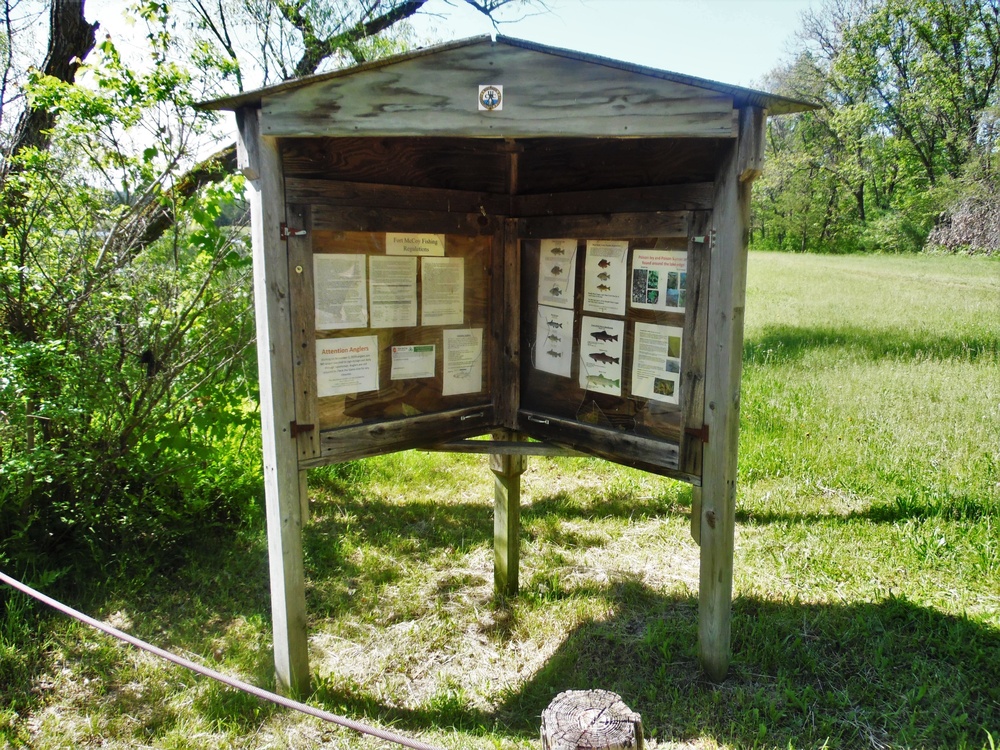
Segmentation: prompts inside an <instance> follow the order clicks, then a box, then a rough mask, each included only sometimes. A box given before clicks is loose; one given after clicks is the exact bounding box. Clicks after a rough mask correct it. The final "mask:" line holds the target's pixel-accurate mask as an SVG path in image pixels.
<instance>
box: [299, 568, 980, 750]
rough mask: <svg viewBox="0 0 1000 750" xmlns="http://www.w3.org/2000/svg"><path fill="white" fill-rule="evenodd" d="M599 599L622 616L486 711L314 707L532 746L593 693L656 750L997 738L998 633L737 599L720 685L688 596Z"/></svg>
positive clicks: (338, 698) (957, 743) (896, 610)
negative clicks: (664, 747)
mask: <svg viewBox="0 0 1000 750" xmlns="http://www.w3.org/2000/svg"><path fill="white" fill-rule="evenodd" d="M603 595H604V596H605V597H606V598H607V599H608V600H609V601H610V602H611V603H613V604H615V605H617V606H616V607H615V609H616V610H617V611H619V614H618V615H617V616H616V617H614V618H612V619H610V620H607V621H602V622H590V623H586V624H584V625H582V626H580V627H578V628H576V629H574V630H573V631H571V632H569V633H567V634H566V637H565V639H564V641H563V643H562V645H561V646H560V648H559V649H558V650H557V651H556V652H555V653H554V654H553V655H552V656H551V657H550V658H549V659H548V661H547V662H546V664H545V666H544V667H543V668H542V669H541V670H540V671H539V672H538V673H536V674H535V675H534V677H532V678H531V679H530V680H529V681H528V682H527V683H526V684H525V685H524V686H523V687H522V688H521V689H520V690H518V691H516V692H514V693H512V694H510V695H509V696H508V697H507V699H506V700H505V701H504V702H503V704H502V705H501V706H500V707H499V708H498V709H496V710H495V711H484V710H481V709H477V708H474V707H472V706H471V705H470V703H469V701H468V700H467V699H466V698H464V697H463V696H462V694H461V693H454V694H444V695H441V696H438V697H435V698H434V699H432V700H431V701H430V702H429V703H428V704H427V705H425V706H422V707H421V708H419V709H414V710H409V709H403V708H399V707H396V706H389V705H385V704H383V703H381V702H379V701H378V700H377V699H375V698H374V697H373V696H372V695H371V694H370V693H368V692H367V691H366V690H365V689H363V688H361V687H359V686H358V685H356V684H336V683H334V682H332V681H326V682H323V683H322V684H320V685H319V686H318V687H317V689H316V692H315V693H314V695H313V700H314V701H316V702H318V703H319V704H321V705H323V706H325V707H326V708H328V709H330V710H335V711H340V712H343V713H346V714H348V715H351V716H354V717H358V716H363V717H366V718H368V719H369V720H378V721H380V722H387V723H391V724H392V725H393V726H394V727H395V728H396V729H397V730H398V731H403V732H406V731H411V732H413V731H423V730H429V729H433V728H442V727H448V728H451V727H453V728H456V729H458V730H460V731H463V732H468V733H469V734H471V735H474V736H477V735H478V736H482V735H494V736H496V735H500V736H508V737H511V738H516V739H521V740H524V739H530V738H535V737H537V736H538V726H539V717H540V715H541V712H542V710H543V709H544V708H545V707H546V706H547V705H548V704H549V703H550V702H551V700H552V699H553V698H554V697H555V695H556V694H557V693H559V692H561V691H563V690H568V689H592V688H601V689H607V690H612V691H614V692H617V693H618V694H620V695H621V696H622V698H623V699H624V701H625V703H626V704H628V705H629V706H630V707H631V708H632V709H634V710H636V711H638V712H640V713H641V714H642V717H643V724H644V727H645V729H646V733H647V736H653V737H655V738H656V739H657V740H658V741H659V742H691V741H697V740H698V739H699V738H710V739H711V740H714V741H715V742H717V743H719V744H725V745H732V746H735V747H761V748H786V747H790V746H792V747H819V746H827V744H828V745H829V746H832V747H904V746H905V747H949V748H961V747H973V748H981V747H985V746H987V743H988V737H987V734H986V732H987V731H991V732H992V733H993V737H994V739H995V738H996V736H997V728H1000V688H998V685H997V680H996V665H997V664H1000V632H998V631H996V630H993V629H990V628H987V627H984V626H981V625H978V624H976V623H974V622H972V621H970V620H968V619H964V618H959V617H952V616H948V615H942V614H940V613H938V612H935V611H933V610H929V609H926V608H923V607H920V606H917V605H915V604H912V603H910V602H908V601H906V600H905V599H900V598H893V597H891V598H888V599H884V600H882V601H880V602H876V603H862V604H851V605H818V604H817V605H814V604H810V605H804V604H795V603H775V602H770V601H764V600H760V599H754V598H740V599H736V600H735V601H734V603H733V635H734V643H733V651H734V656H733V663H732V667H731V669H730V674H729V677H728V679H727V680H726V681H725V682H724V683H722V684H718V685H717V684H713V683H711V682H709V681H708V680H707V679H706V678H705V677H704V676H703V675H702V673H701V671H700V669H699V667H698V662H697V655H696V645H695V644H696V641H697V601H696V600H694V599H688V598H664V597H662V596H660V595H658V594H657V593H656V592H654V591H652V590H650V589H648V588H646V587H645V586H644V585H643V584H641V583H640V582H638V581H624V582H619V583H618V584H616V585H612V586H610V587H608V588H607V589H606V590H604V591H603ZM497 606H502V605H497Z"/></svg>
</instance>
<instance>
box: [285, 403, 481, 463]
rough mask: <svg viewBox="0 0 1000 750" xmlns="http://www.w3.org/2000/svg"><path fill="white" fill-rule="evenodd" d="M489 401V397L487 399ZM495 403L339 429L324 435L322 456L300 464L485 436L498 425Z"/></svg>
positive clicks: (346, 458) (370, 454)
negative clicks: (433, 440)
mask: <svg viewBox="0 0 1000 750" xmlns="http://www.w3.org/2000/svg"><path fill="white" fill-rule="evenodd" d="M485 398H488V396H485ZM496 424H497V420H496V413H495V411H494V408H493V404H491V403H489V402H486V403H483V404H482V405H480V406H470V407H466V408H463V409H453V410H450V411H443V412H435V413H432V414H422V415H420V416H416V417H409V418H405V419H392V420H387V421H383V422H372V423H367V424H359V425H356V426H352V427H338V428H337V429H335V430H325V431H323V432H321V433H320V450H321V455H320V456H319V457H317V458H313V459H309V460H304V461H301V462H300V464H299V465H300V466H301V467H302V468H313V467H316V466H324V465H326V464H330V463H341V462H343V461H353V460H355V459H358V458H366V457H367V456H377V455H379V454H381V453H389V452H391V451H401V450H406V449H408V448H419V447H423V446H424V445H425V444H426V443H427V440H428V437H429V436H431V437H432V438H433V439H435V440H452V439H458V438H465V437H474V436H476V435H483V434H485V433H487V432H489V430H490V429H491V428H493V427H494V426H496Z"/></svg>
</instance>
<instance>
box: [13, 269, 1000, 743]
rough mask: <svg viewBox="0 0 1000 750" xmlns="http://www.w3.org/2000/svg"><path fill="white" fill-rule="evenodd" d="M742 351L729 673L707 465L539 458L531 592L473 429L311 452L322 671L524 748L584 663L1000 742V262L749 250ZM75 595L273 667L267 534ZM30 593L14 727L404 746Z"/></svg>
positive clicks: (677, 725)
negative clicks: (497, 526)
mask: <svg viewBox="0 0 1000 750" xmlns="http://www.w3.org/2000/svg"><path fill="white" fill-rule="evenodd" d="M744 359H745V371H744V381H743V383H744V386H743V405H742V419H743V425H742V432H741V445H740V487H739V497H738V521H739V523H738V528H737V540H736V573H735V592H734V601H733V662H732V667H731V670H730V676H729V678H728V679H727V680H726V681H725V682H724V683H722V684H721V685H715V684H712V683H710V682H708V681H707V680H706V679H705V678H704V677H703V676H702V674H701V672H700V670H699V668H698V664H697V649H696V638H697V587H698V549H697V546H696V545H695V544H694V542H693V541H692V540H691V537H690V534H689V522H688V510H689V506H690V498H691V495H690V488H689V487H687V486H686V485H683V484H679V483H676V482H672V481H668V480H664V479H661V478H658V477H655V476H652V475H648V474H643V473H640V472H636V471H632V470H628V469H624V468H621V467H618V466H614V465H612V464H608V463H604V462H601V461H598V460H593V459H558V460H556V459H531V461H530V468H529V470H528V472H527V473H526V474H525V476H524V480H523V491H524V495H523V503H524V507H523V511H522V526H523V531H522V549H521V559H522V567H521V583H522V585H521V594H520V595H519V596H518V597H515V598H510V599H505V598H497V597H496V596H494V594H493V590H492V517H491V514H492V476H491V474H490V473H489V471H488V470H487V467H486V463H485V461H484V460H483V459H481V458H477V457H470V456H457V455H438V454H420V453H412V452H411V453H401V454H395V455H390V456H385V457H382V458H378V459H372V460H368V461H365V462H358V463H354V464H349V465H347V466H344V467H332V468H328V469H325V470H320V471H314V472H312V474H311V479H310V481H311V490H312V492H311V500H312V520H311V521H310V523H309V524H308V526H307V527H306V530H305V540H304V541H305V551H306V570H307V578H308V589H307V597H308V606H309V612H310V622H309V628H310V633H311V640H310V649H311V659H312V668H313V673H314V687H315V691H314V693H313V695H312V696H311V697H310V700H311V701H312V702H314V703H316V704H317V705H322V706H323V707H325V708H327V709H329V710H333V711H339V712H345V713H348V714H350V715H351V716H353V717H355V718H363V719H365V720H367V721H371V722H375V723H383V724H387V725H392V726H393V727H394V728H395V729H396V730H397V731H401V732H404V733H408V734H412V735H415V736H419V737H420V738H421V739H423V740H424V741H426V742H430V743H434V744H437V745H440V746H442V747H444V748H455V749H456V750H457V749H458V748H463V749H464V748H537V747H538V741H537V733H538V720H539V714H540V713H541V711H542V709H544V708H545V706H546V705H547V704H548V703H549V702H550V701H551V699H552V698H553V697H554V695H555V694H556V693H557V692H559V691H561V690H565V689H570V688H590V687H600V688H606V689H610V690H614V691H616V692H618V693H619V694H621V695H622V697H623V698H624V700H625V702H626V703H627V704H628V705H629V706H630V707H632V708H633V709H635V710H637V711H639V712H640V713H641V714H642V715H643V721H644V725H645V727H646V729H647V732H648V734H650V735H651V738H650V742H649V744H650V746H653V747H661V748H720V747H725V748H744V747H758V748H774V749H775V750H784V749H785V748H789V747H792V748H821V747H826V748H986V747H993V746H994V745H995V743H996V742H997V741H998V740H1000V687H998V685H1000V681H998V680H997V672H998V667H1000V263H997V262H991V261H988V260H976V259H963V258H925V257H908V258H902V259H901V258H887V257H816V256H794V255H771V254H761V253H755V254H753V255H752V256H751V262H750V280H749V288H748V299H747V322H746V347H745V352H744ZM80 598H81V602H82V603H83V604H85V605H86V607H87V608H88V609H90V610H91V611H96V612H98V613H101V614H102V615H103V616H105V617H108V618H111V619H113V620H115V621H116V622H119V624H127V625H128V627H129V628H130V629H132V630H133V631H135V632H137V634H139V635H143V636H146V637H148V638H150V639H152V640H154V641H156V642H157V643H159V644H160V645H164V646H168V647H172V648H175V649H178V650H181V651H184V652H187V653H189V654H195V655H197V656H198V657H200V658H202V659H204V660H206V661H209V662H212V663H213V664H214V665H215V666H216V667H217V668H221V669H223V670H224V671H229V672H233V673H236V674H239V675H241V676H243V677H245V678H249V679H251V680H254V681H256V682H258V683H260V684H264V685H267V684H270V683H271V682H272V680H271V677H270V652H269V639H270V630H269V625H268V605H267V569H266V559H265V543H264V540H263V538H261V537H259V536H252V535H249V536H248V535H247V533H246V532H244V534H243V535H240V536H235V535H234V538H232V539H224V540H218V539H211V540H209V539H206V541H205V543H204V545H202V546H201V547H192V548H190V549H189V550H188V551H187V552H186V554H184V555H182V556H177V555H176V554H174V556H173V557H172V558H171V564H170V566H167V565H163V566H160V567H159V568H157V569H150V570H144V571H125V574H123V575H122V576H121V577H119V578H115V579H113V580H110V581H107V582H101V583H95V586H94V587H93V589H92V590H91V591H88V592H85V594H84V595H83V596H81V597H80ZM10 601H13V600H10ZM8 607H10V604H8ZM14 611H15V615H16V617H18V618H20V619H15V620H13V621H12V622H14V623H21V625H17V626H16V627H14V628H13V629H11V628H8V630H0V659H10V658H12V657H11V654H12V653H13V652H12V651H11V647H10V645H9V644H11V643H15V644H16V643H22V644H23V643H25V641H26V640H28V639H30V642H31V643H35V644H38V643H42V644H44V646H43V647H38V648H36V651H35V654H36V656H37V658H36V659H34V660H28V661H25V662H23V669H25V670H27V671H28V672H29V674H28V675H27V676H26V677H25V678H24V679H23V680H21V681H20V683H19V684H20V688H18V689H17V690H16V691H14V692H11V690H10V689H8V688H7V687H6V686H0V695H3V696H5V697H7V696H9V695H13V694H15V693H16V695H17V696H18V702H17V703H16V705H14V707H13V708H9V709H6V710H0V738H2V739H4V740H6V742H7V743H8V744H9V745H10V746H13V747H19V746H25V745H26V744H27V745H31V746H34V747H43V748H48V747H52V748H55V747H69V746H76V747H96V746H97V745H101V746H102V747H105V748H107V747H112V748H125V747H137V746H142V747H156V748H195V747H198V748H205V747H209V748H211V747H218V748H223V747H245V748H264V747H268V748H285V747H296V748H314V747H315V748H318V747H337V748H374V747H387V746H385V745H382V744H380V743H378V742H375V741H371V740H367V739H363V738H359V737H356V736H353V735H350V734H348V733H346V732H343V731H341V730H337V729H331V728H329V727H326V726H322V725H319V724H317V723H316V722H315V721H314V720H312V719H307V718H302V717H299V716H295V715H289V714H287V713H285V712H282V711H277V710H272V709H267V708H264V707H261V706H260V705H259V704H257V703H256V702H254V701H251V700H249V699H244V698H242V697H240V696H234V695H233V694H231V693H229V692H228V691H225V690H223V689H222V688H219V687H216V686H213V685H208V684H205V683H204V682H203V681H201V680H198V679H195V678H192V677H190V676H188V675H184V674H179V673H177V672H175V671H173V670H172V669H170V668H166V667H163V666H161V665H159V664H155V663H150V662H149V661H148V660H146V659H144V658H141V657H138V656H136V655H134V654H131V653H129V652H128V651H126V650H124V649H123V648H122V647H120V646H118V645H117V644H112V643H108V642H106V641H104V640H103V639H102V637H99V636H97V635H94V634H91V633H88V632H85V631H83V630H82V629H81V628H78V627H75V626H72V625H68V624H66V623H63V622H61V621H57V620H56V621H47V622H45V623H44V627H41V628H38V629H33V628H29V627H27V626H26V625H25V623H27V622H28V621H27V620H25V617H24V612H23V611H20V614H18V610H14ZM5 648H6V649H7V650H6V651H4V649H5ZM4 664H8V665H13V664H15V662H13V661H5V662H4ZM26 685H27V686H26ZM3 702H4V701H2V700H0V704H2V703H3Z"/></svg>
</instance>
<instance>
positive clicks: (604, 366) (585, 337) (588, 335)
mask: <svg viewBox="0 0 1000 750" xmlns="http://www.w3.org/2000/svg"><path fill="white" fill-rule="evenodd" d="M624 343H625V321H622V320H611V319H609V318H595V317H592V316H590V315H584V316H583V319H582V321H581V326H580V387H581V388H583V389H584V390H587V391H597V392H598V393H610V394H611V395H612V396H621V395H622V349H623V348H624V347H623V344H624Z"/></svg>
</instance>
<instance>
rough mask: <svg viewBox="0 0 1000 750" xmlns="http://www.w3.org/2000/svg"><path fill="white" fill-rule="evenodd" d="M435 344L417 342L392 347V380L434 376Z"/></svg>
mask: <svg viewBox="0 0 1000 750" xmlns="http://www.w3.org/2000/svg"><path fill="white" fill-rule="evenodd" d="M436 349H437V347H435V346H434V344H415V345H412V346H394V347H392V350H391V351H392V369H391V370H390V378H391V379H392V380H412V379H414V378H433V377H434V362H435V360H434V357H435V353H436Z"/></svg>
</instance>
